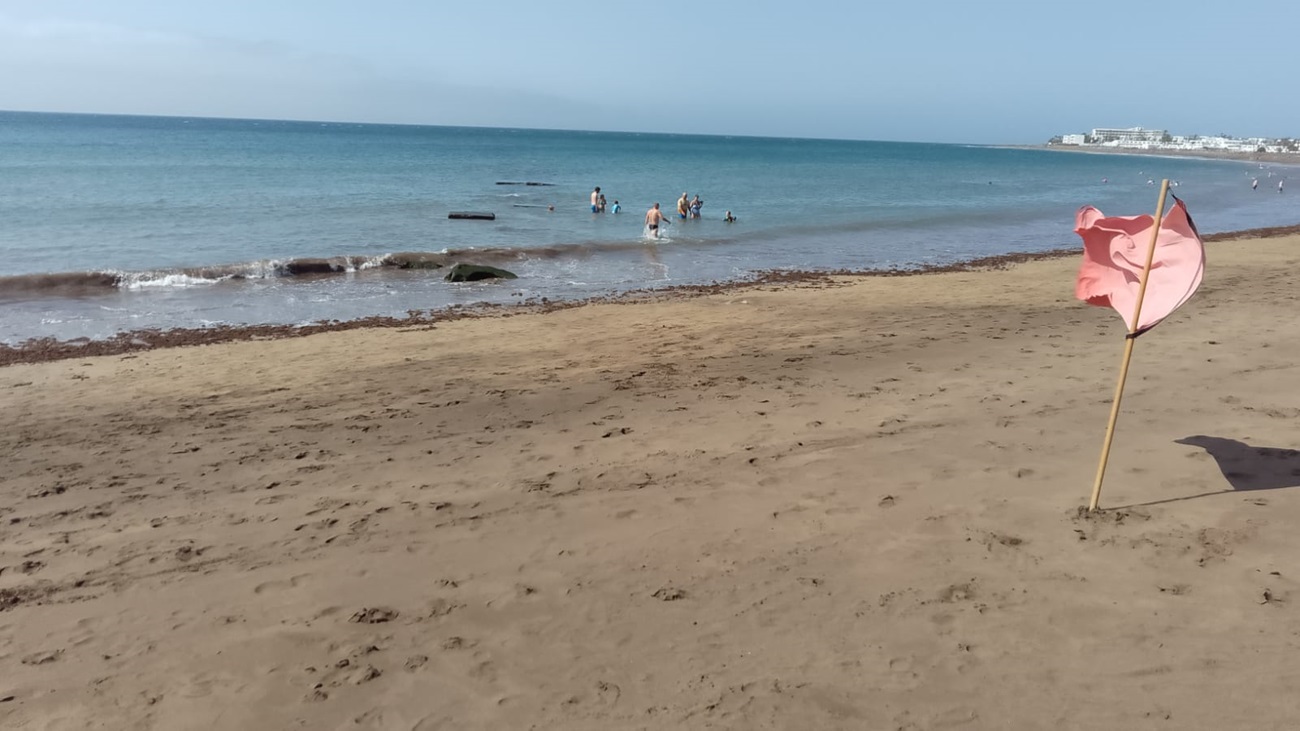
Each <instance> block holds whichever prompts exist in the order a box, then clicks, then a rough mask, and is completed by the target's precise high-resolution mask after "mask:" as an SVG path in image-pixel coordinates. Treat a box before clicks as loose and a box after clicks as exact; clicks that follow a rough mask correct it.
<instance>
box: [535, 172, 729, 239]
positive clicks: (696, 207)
mask: <svg viewBox="0 0 1300 731" xmlns="http://www.w3.org/2000/svg"><path fill="white" fill-rule="evenodd" d="M703 207H704V201H702V200H700V196H699V195H698V194H697V195H696V196H695V197H694V198H691V197H690V196H689V195H687V194H686V193H685V192H683V193H682V197H681V198H679V199H678V200H677V217H678V218H680V219H683V220H685V219H688V218H699V217H700V209H701V208H703ZM550 210H555V207H554V206H551V207H550ZM605 210H606V205H605V194H604V193H601V192H600V186H599V185H598V186H596V187H595V188H594V189H592V191H591V212H592V213H604V212H605ZM620 210H621V206H619V203H618V201H617V200H615V201H614V205H613V206H611V207H609V212H610V213H618V212H619V211H620ZM722 220H723V221H725V222H727V223H735V222H736V220H737V219H736V217H735V216H733V215H731V211H727V215H726V216H723V218H722ZM667 223H668V220H667V218H666V217H665V216H664V212H663V211H662V210H660V208H659V204H658V203H655V204H654V205H653V206H651V207H650V210H648V211H646V213H645V226H646V229H647V230H648V231H649V232H650V235H651V236H654V237H655V238H659V230H660V228H661V227H662V226H665V225H667Z"/></svg>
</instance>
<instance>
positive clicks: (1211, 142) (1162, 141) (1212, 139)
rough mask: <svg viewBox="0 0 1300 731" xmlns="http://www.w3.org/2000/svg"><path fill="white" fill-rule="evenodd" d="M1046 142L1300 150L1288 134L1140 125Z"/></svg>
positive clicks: (1149, 147) (1148, 147) (1183, 148)
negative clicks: (1178, 131) (1185, 131)
mask: <svg viewBox="0 0 1300 731" xmlns="http://www.w3.org/2000/svg"><path fill="white" fill-rule="evenodd" d="M1048 144H1049V145H1072V146H1078V147H1109V148H1124V149H1131V150H1132V149H1135V150H1181V151H1187V152H1196V151H1200V150H1213V151H1216V152H1242V153H1258V152H1273V153H1300V142H1297V140H1295V139H1291V138H1282V139H1268V138H1265V137H1244V138H1243V137H1231V136H1228V135H1214V136H1208V137H1203V136H1201V135H1171V134H1169V132H1168V131H1167V130H1163V129H1145V128H1143V127H1123V128H1117V127H1097V128H1094V129H1093V130H1092V132H1091V133H1089V134H1066V135H1060V136H1059V137H1055V138H1053V139H1052V140H1051V141H1050V142H1048Z"/></svg>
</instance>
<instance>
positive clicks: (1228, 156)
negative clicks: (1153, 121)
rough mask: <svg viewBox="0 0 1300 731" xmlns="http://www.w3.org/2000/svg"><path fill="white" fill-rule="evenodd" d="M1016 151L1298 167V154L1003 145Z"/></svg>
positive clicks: (1092, 146)
mask: <svg viewBox="0 0 1300 731" xmlns="http://www.w3.org/2000/svg"><path fill="white" fill-rule="evenodd" d="M1005 147H1008V148H1011V149H1016V150H1052V151H1056V152H1074V153H1085V154H1097V155H1143V156H1146V157H1190V158H1199V159H1203V160H1240V161H1242V162H1267V163H1278V164H1282V165H1300V153H1293V152H1237V151H1234V150H1173V149H1158V150H1148V149H1142V148H1138V147H1102V146H1100V145H1005Z"/></svg>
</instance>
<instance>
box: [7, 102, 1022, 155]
mask: <svg viewBox="0 0 1300 731" xmlns="http://www.w3.org/2000/svg"><path fill="white" fill-rule="evenodd" d="M0 114H50V115H55V114H62V115H69V116H80V117H151V118H157V119H200V120H211V121H227V122H290V123H295V124H350V125H362V126H368V127H442V128H453V129H500V130H520V131H525V132H578V133H584V134H632V135H660V136H664V137H740V138H744V139H758V140H809V141H816V142H880V143H887V144H899V145H951V146H955V147H1008V146H1013V147H1038V146H1043V145H1042V143H1032V142H932V141H925V140H875V139H866V138H856V139H855V138H849V137H795V136H789V135H770V134H769V135H760V134H738V133H736V134H733V133H721V132H654V131H647V130H619V129H569V128H565V127H502V126H497V125H486V124H431V123H427V122H362V121H355V120H341V119H277V118H274V117H222V116H212V115H206V114H142V113H138V112H59V111H50V110H41V109H0Z"/></svg>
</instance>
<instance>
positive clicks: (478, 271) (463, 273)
mask: <svg viewBox="0 0 1300 731" xmlns="http://www.w3.org/2000/svg"><path fill="white" fill-rule="evenodd" d="M518 278H519V276H518V275H516V274H515V273H514V272H508V271H506V270H504V269H497V268H496V267H486V266H480V265H478V264H457V265H456V266H454V267H452V268H451V271H449V272H447V276H446V277H445V279H446V280H447V281H448V282H477V281H479V280H480V279H518Z"/></svg>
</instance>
